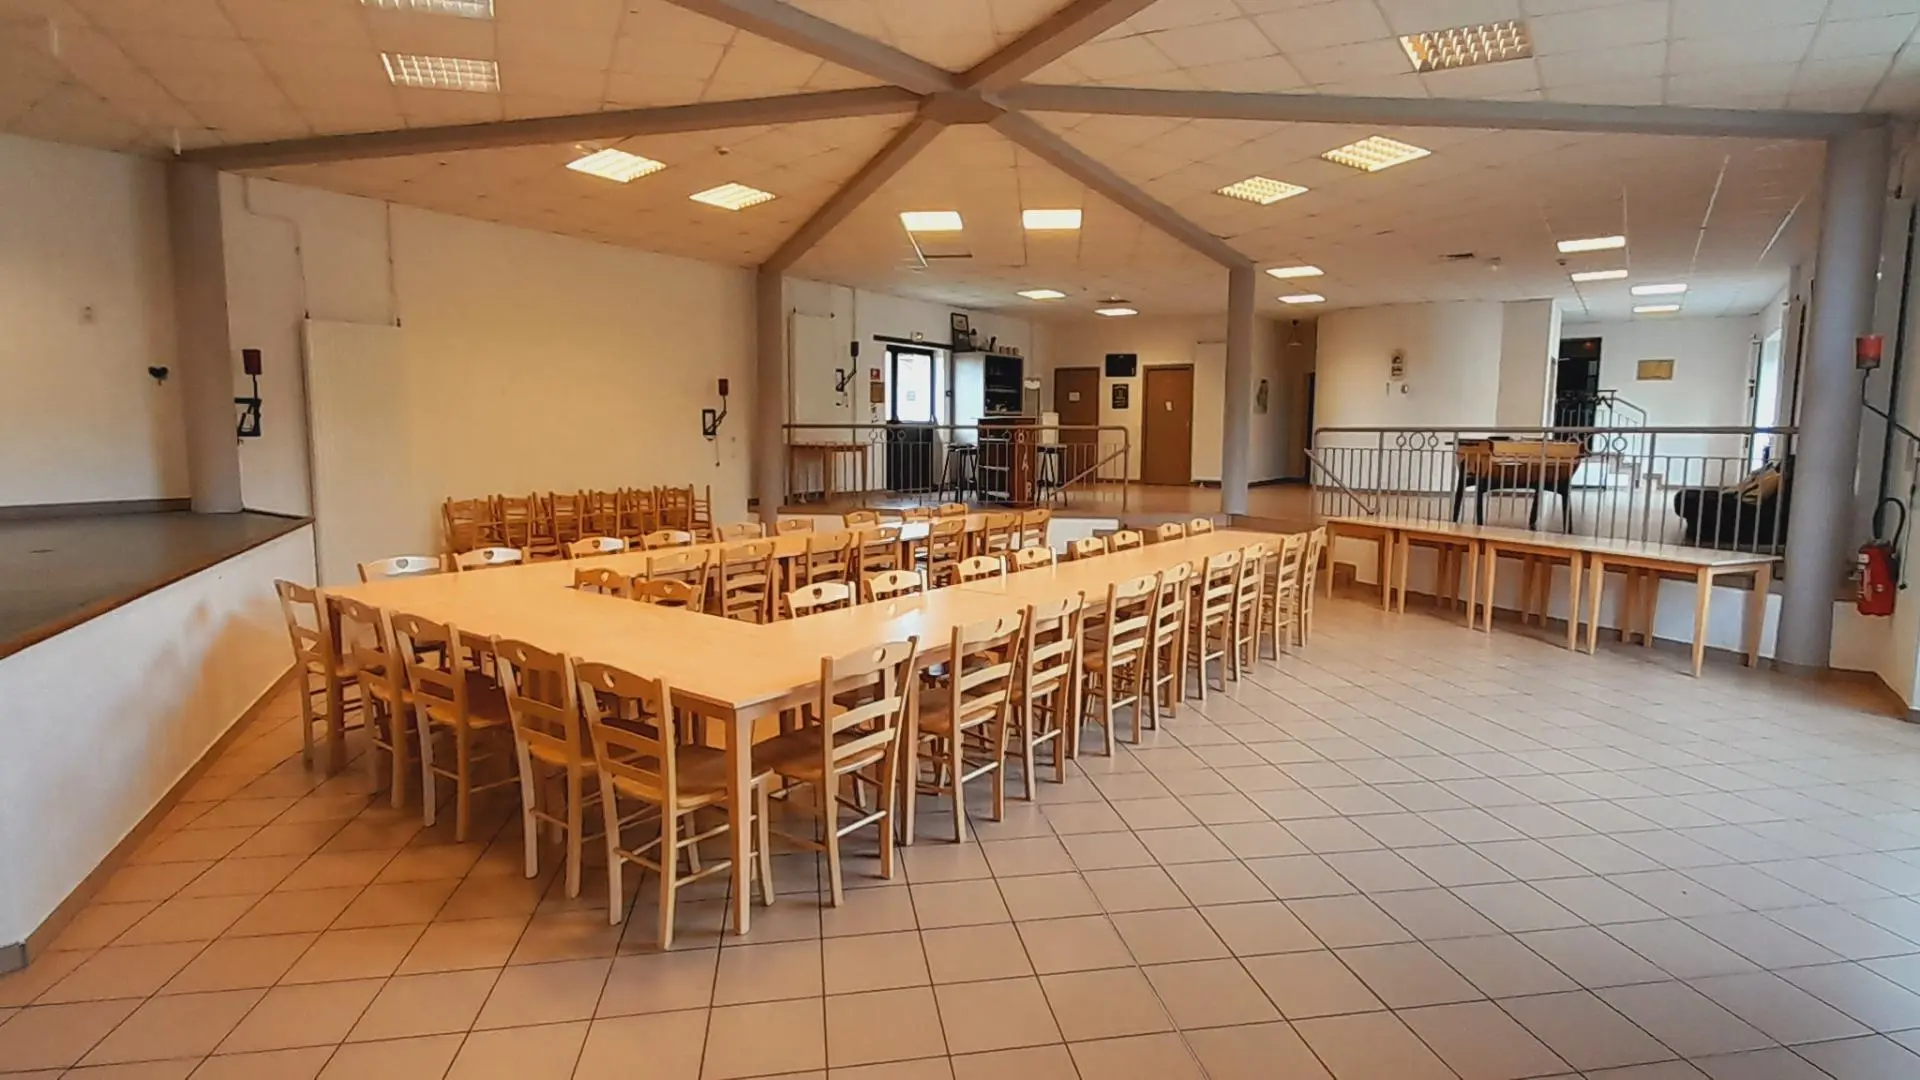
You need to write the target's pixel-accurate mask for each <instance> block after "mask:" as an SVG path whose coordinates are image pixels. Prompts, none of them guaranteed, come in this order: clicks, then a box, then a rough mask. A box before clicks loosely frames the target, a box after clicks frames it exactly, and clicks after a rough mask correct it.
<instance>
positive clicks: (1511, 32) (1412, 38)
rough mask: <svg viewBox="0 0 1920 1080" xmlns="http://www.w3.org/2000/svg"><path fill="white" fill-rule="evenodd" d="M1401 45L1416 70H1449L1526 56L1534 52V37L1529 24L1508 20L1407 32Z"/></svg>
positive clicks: (1401, 40)
mask: <svg viewBox="0 0 1920 1080" xmlns="http://www.w3.org/2000/svg"><path fill="white" fill-rule="evenodd" d="M1400 47H1401V48H1403V49H1405V50H1406V51H1407V59H1408V60H1410V61H1412V62H1413V70H1415V71H1447V70H1450V69H1452V68H1463V67H1474V66H1476V65H1479V64H1497V63H1499V62H1501V61H1502V60H1521V59H1525V58H1526V57H1529V56H1532V55H1533V38H1532V37H1531V36H1529V35H1528V34H1527V24H1526V23H1523V22H1521V21H1519V20H1518V19H1505V20H1502V21H1500V22H1490V23H1478V24H1475V25H1473V26H1455V27H1451V28H1449V29H1446V30H1427V31H1423V32H1421V33H1418V34H1406V35H1404V36H1402V37H1401V38H1400Z"/></svg>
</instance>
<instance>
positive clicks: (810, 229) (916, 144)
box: [760, 115, 946, 274]
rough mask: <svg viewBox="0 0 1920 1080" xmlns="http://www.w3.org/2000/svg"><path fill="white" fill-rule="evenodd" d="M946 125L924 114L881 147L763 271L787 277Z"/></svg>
mask: <svg viewBox="0 0 1920 1080" xmlns="http://www.w3.org/2000/svg"><path fill="white" fill-rule="evenodd" d="M945 128H946V125H945V124H942V123H940V122H939V121H937V120H929V119H927V118H926V117H925V116H924V115H923V116H916V117H914V118H913V119H912V120H909V121H908V122H907V126H906V127H903V128H901V129H900V130H899V131H897V132H895V133H894V136H893V138H891V139H889V140H887V145H885V146H883V147H881V148H880V152H879V153H877V154H875V155H874V156H873V157H872V158H871V159H869V160H868V161H867V163H866V164H865V165H862V166H860V171H859V172H856V173H854V174H853V176H852V177H850V178H849V179H848V180H847V182H846V183H844V184H842V185H840V190H838V191H836V192H834V193H833V194H832V195H831V196H829V197H828V199H827V201H826V202H825V203H823V204H821V206H820V209H818V210H816V211H814V213H813V216H812V217H810V218H808V219H807V221H806V223H805V224H804V225H801V226H800V228H799V229H798V230H797V231H795V232H794V234H793V235H792V236H789V237H787V240H786V243H783V244H781V245H780V247H779V249H778V250H776V251H774V253H773V254H772V255H770V256H768V257H767V261H766V262H764V263H762V264H761V266H760V269H761V270H762V272H771V273H775V274H783V273H785V272H786V271H787V270H788V268H790V267H791V266H793V264H794V263H796V262H799V261H800V257H801V256H802V255H805V254H806V253H807V252H808V251H810V250H812V249H813V245H815V244H817V243H819V242H820V240H821V238H823V237H825V236H826V235H827V234H828V233H830V232H832V231H833V229H834V226H836V225H839V224H840V223H841V222H842V221H845V220H846V219H847V216H848V215H849V214H852V213H853V212H854V211H855V210H857V209H859V207H860V204H861V203H863V202H866V201H867V199H868V198H869V197H870V196H872V194H873V193H874V192H876V191H878V190H880V186H881V185H882V184H885V183H886V182H887V181H888V180H891V179H892V178H893V176H894V174H895V173H898V172H899V171H900V170H901V169H903V168H905V167H906V164H907V162H909V161H912V160H913V159H914V158H915V157H916V156H918V155H919V153H920V151H922V150H924V149H926V146H927V144H928V143H930V142H932V141H933V137H934V136H935V135H938V134H940V132H941V131H943V130H945Z"/></svg>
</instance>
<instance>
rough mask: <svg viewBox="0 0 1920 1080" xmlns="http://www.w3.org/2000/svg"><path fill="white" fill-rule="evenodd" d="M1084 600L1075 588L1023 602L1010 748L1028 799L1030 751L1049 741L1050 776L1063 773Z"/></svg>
mask: <svg viewBox="0 0 1920 1080" xmlns="http://www.w3.org/2000/svg"><path fill="white" fill-rule="evenodd" d="M1021 550H1023V551H1030V550H1036V549H1032V548H1023V549H1021ZM1038 550H1045V551H1051V550H1053V549H1051V548H1043V549H1038ZM1085 604H1086V594H1085V593H1074V594H1073V596H1072V597H1071V598H1069V599H1066V600H1061V601H1058V602H1055V603H1051V604H1034V605H1031V606H1029V607H1028V608H1027V614H1026V619H1025V623H1026V626H1025V630H1024V631H1023V632H1022V634H1021V635H1020V654H1019V667H1018V671H1019V677H1018V679H1017V680H1016V685H1015V688H1014V707H1013V711H1012V714H1011V719H1012V725H1013V727H1012V730H1011V732H1010V734H1009V741H1010V742H1011V743H1012V747H1011V752H1012V753H1014V754H1016V755H1017V756H1018V757H1019V758H1020V784H1021V787H1022V789H1023V792H1022V793H1023V795H1024V796H1025V797H1026V799H1027V800H1028V801H1030V802H1031V801H1032V800H1033V798H1034V796H1035V794H1036V791H1035V789H1034V768H1035V761H1034V758H1035V754H1034V751H1035V750H1037V749H1038V748H1040V747H1041V746H1048V745H1050V746H1051V751H1052V755H1053V782H1054V783H1056V784H1059V783H1064V782H1065V781H1066V778H1067V737H1066V733H1067V731H1068V728H1069V725H1071V724H1072V723H1073V720H1074V718H1075V717H1077V716H1079V715H1080V680H1079V673H1080V646H1081V641H1080V610H1081V608H1082V607H1084V606H1085Z"/></svg>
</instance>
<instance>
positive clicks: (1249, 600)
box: [1228, 543, 1267, 682]
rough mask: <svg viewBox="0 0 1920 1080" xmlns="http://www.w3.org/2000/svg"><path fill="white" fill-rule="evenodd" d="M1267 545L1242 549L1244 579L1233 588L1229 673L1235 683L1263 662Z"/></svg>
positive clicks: (1241, 564)
mask: <svg viewBox="0 0 1920 1080" xmlns="http://www.w3.org/2000/svg"><path fill="white" fill-rule="evenodd" d="M1266 566H1267V546H1266V545H1265V544H1258V543H1256V544H1248V545H1247V546H1246V547H1244V548H1241V549H1240V577H1239V580H1238V581H1237V582H1236V583H1235V584H1234V589H1233V651H1232V654H1231V655H1230V656H1229V659H1230V660H1231V661H1232V663H1231V664H1230V665H1229V667H1228V674H1229V675H1230V676H1231V677H1232V678H1233V681H1234V682H1239V681H1240V674H1241V672H1243V671H1245V670H1246V669H1248V668H1250V667H1252V666H1253V664H1254V661H1256V660H1258V659H1260V593H1261V590H1262V584H1263V582H1264V580H1265V576H1266V575H1265V570H1266Z"/></svg>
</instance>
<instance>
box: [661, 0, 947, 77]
mask: <svg viewBox="0 0 1920 1080" xmlns="http://www.w3.org/2000/svg"><path fill="white" fill-rule="evenodd" d="M667 2H668V3H670V4H673V5H674V6H675V7H681V8H685V9H687V10H688V11H692V12H695V13H697V14H700V15H705V16H706V17H707V18H709V19H715V20H717V21H719V22H723V23H726V24H727V25H728V26H732V27H736V28H738V29H741V30H745V31H746V32H748V33H750V34H752V35H754V36H755V37H762V38H766V39H767V40H768V41H777V42H779V43H780V44H782V45H785V46H788V47H789V48H794V49H799V50H800V51H801V52H805V53H811V54H813V55H814V56H817V57H819V58H820V59H822V60H831V61H832V62H834V63H836V64H839V65H840V66H841V67H844V68H850V69H852V70H854V71H858V72H860V73H861V74H863V75H870V76H872V77H873V78H876V79H879V80H880V81H881V82H885V83H892V84H893V85H895V86H904V87H906V88H907V89H908V90H911V91H913V92H914V93H916V94H932V93H937V92H939V91H941V90H951V89H953V88H954V86H955V82H954V78H953V73H952V72H950V71H947V70H945V69H944V68H939V67H935V66H934V65H932V64H929V63H927V62H926V61H925V60H921V59H920V58H918V57H915V56H910V55H908V54H907V53H904V52H901V51H900V50H899V49H896V48H894V47H893V46H891V45H886V44H883V43H881V42H878V41H875V40H873V39H872V38H870V37H866V36H864V35H862V34H856V33H854V32H853V31H851V30H848V29H847V28H846V27H844V26H841V25H840V24H838V23H832V22H828V21H827V20H825V19H822V18H820V17H819V16H818V15H810V14H808V13H807V12H805V11H802V10H800V9H799V8H797V7H794V6H792V5H791V4H788V3H785V2H784V0H667Z"/></svg>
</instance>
